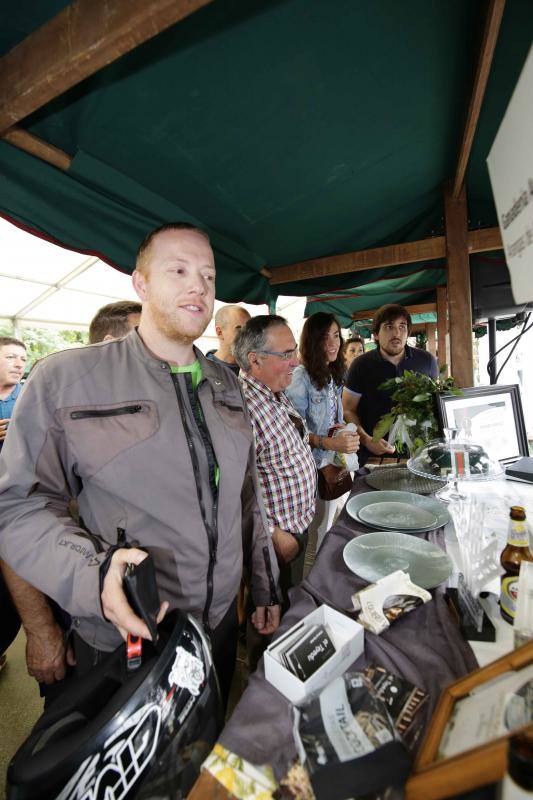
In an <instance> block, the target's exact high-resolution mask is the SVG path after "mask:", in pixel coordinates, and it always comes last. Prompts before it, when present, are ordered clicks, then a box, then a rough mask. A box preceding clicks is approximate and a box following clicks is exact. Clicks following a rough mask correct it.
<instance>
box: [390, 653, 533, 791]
mask: <svg viewBox="0 0 533 800" xmlns="http://www.w3.org/2000/svg"><path fill="white" fill-rule="evenodd" d="M522 731H525V732H527V733H528V735H533V641H531V642H528V643H527V644H525V645H523V646H522V647H520V648H519V649H518V650H514V651H512V652H511V653H508V654H507V655H505V656H503V658H500V659H498V660H497V661H493V662H492V664H488V665H487V666H486V667H483V668H482V669H478V670H475V671H474V672H471V673H470V674H469V675H466V676H465V677H464V678H461V680H459V681H456V682H455V683H452V684H451V685H450V686H448V688H447V689H445V690H444V692H443V693H442V695H441V698H440V700H439V703H438V705H437V708H436V710H435V713H434V714H433V717H432V719H431V723H430V725H429V727H428V730H427V733H426V737H425V739H424V741H423V743H422V746H421V748H420V751H419V753H418V757H417V759H416V762H415V766H414V769H413V772H412V774H411V777H410V778H409V779H408V781H407V784H406V787H405V799H406V800H441V798H444V797H452V796H453V797H454V796H455V795H456V794H460V793H462V792H469V791H471V790H473V789H477V788H478V787H480V786H486V785H487V784H491V783H494V782H496V781H499V780H500V779H501V778H502V777H503V775H504V773H505V771H506V768H507V739H508V738H509V736H511V735H513V734H515V733H519V732H522Z"/></svg>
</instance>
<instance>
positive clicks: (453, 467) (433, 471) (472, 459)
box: [407, 428, 503, 502]
mask: <svg viewBox="0 0 533 800" xmlns="http://www.w3.org/2000/svg"><path fill="white" fill-rule="evenodd" d="M407 469H408V470H410V472H412V473H413V474H415V475H418V476H419V477H421V478H429V479H430V480H435V481H442V480H446V481H447V486H446V488H444V489H441V490H440V491H439V492H437V493H436V497H438V498H439V500H444V501H445V502H448V501H450V500H460V499H463V498H464V495H462V494H461V493H460V492H459V489H458V482H459V481H488V480H493V479H494V478H497V477H499V476H500V475H501V474H502V473H503V469H502V467H501V466H500V463H499V462H498V461H497V460H496V459H494V458H492V456H490V455H489V453H487V451H486V450H485V448H484V447H483V446H482V445H480V444H476V443H475V442H473V441H472V440H470V439H460V438H457V430H456V429H455V428H446V429H445V430H444V438H443V439H432V440H431V441H430V442H428V443H427V444H425V445H424V446H423V447H421V448H420V449H419V450H417V451H416V453H415V454H414V455H413V456H412V458H410V459H409V461H408V462H407Z"/></svg>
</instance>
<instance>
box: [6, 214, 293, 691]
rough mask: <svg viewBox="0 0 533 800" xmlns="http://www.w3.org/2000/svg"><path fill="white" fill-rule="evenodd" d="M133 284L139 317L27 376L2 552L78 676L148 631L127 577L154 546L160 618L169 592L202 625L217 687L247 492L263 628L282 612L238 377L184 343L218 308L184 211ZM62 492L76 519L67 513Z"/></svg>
mask: <svg viewBox="0 0 533 800" xmlns="http://www.w3.org/2000/svg"><path fill="white" fill-rule="evenodd" d="M133 284H134V287H135V289H136V291H137V294H138V295H139V298H140V299H141V301H142V314H141V322H140V325H139V327H138V329H136V330H132V331H131V332H130V333H129V334H128V335H127V336H125V337H123V338H120V339H116V340H113V341H109V342H106V343H104V344H100V345H98V346H90V347H83V348H79V349H76V350H66V351H63V352H62V353H55V354H53V355H51V356H48V357H47V358H46V359H43V361H42V362H41V363H39V365H38V366H37V368H36V369H35V370H34V371H33V372H32V375H31V376H30V379H29V380H28V383H27V385H26V387H25V389H24V392H23V395H22V397H21V402H20V403H19V404H18V407H17V408H16V409H15V423H17V424H15V425H14V428H13V430H12V431H10V436H9V437H8V440H7V445H6V448H5V451H4V453H3V457H2V459H0V528H1V533H2V535H1V536H0V556H1V557H2V558H3V559H4V560H5V561H6V562H7V563H8V564H9V566H10V568H11V569H12V570H13V571H14V572H16V574H17V575H21V576H22V577H23V578H24V580H27V581H29V582H30V583H31V584H32V585H35V586H37V587H38V588H39V590H40V591H41V592H44V593H45V594H46V595H48V596H50V597H52V598H54V600H55V601H56V602H57V603H58V604H59V605H60V607H61V608H63V609H65V610H66V611H67V612H68V613H69V614H71V616H72V623H73V628H72V631H71V633H72V640H73V642H74V651H75V658H76V667H75V670H76V675H77V676H79V677H83V676H84V675H86V674H88V673H89V672H90V670H91V669H92V668H93V667H94V665H95V664H97V663H99V662H101V661H102V659H103V658H104V655H105V653H106V652H110V651H112V650H115V649H116V647H117V646H118V645H119V644H120V643H121V641H122V639H124V638H126V635H127V633H128V632H129V633H131V634H132V635H134V636H141V637H143V638H146V639H149V638H150V634H149V631H148V628H147V627H146V625H145V623H144V622H143V621H142V620H141V619H140V618H139V617H138V616H137V615H136V614H135V613H134V612H133V610H132V609H131V607H130V606H129V604H128V602H127V600H126V596H125V594H124V590H123V588H122V579H123V575H124V571H125V569H126V565H127V564H129V563H132V564H140V563H141V561H142V560H144V558H146V556H147V551H149V554H150V555H151V557H152V559H153V561H154V565H155V570H156V576H157V583H158V587H159V591H160V594H161V597H162V601H163V602H162V605H161V608H160V613H159V617H158V619H159V620H160V619H161V618H162V616H163V615H164V613H165V610H166V608H168V606H169V604H170V607H171V608H177V609H180V610H182V611H183V612H185V613H191V614H193V615H194V616H195V617H196V618H197V619H198V620H199V621H200V622H201V623H202V624H203V625H204V628H205V630H206V632H207V634H208V635H209V636H210V638H211V642H212V647H213V660H214V662H215V665H216V667H217V673H218V677H219V681H220V684H221V688H222V693H223V697H224V699H225V700H226V701H227V696H228V692H229V686H230V683H231V678H232V675H233V670H234V666H235V652H236V644H237V613H236V596H237V590H238V587H239V582H240V578H241V573H242V562H243V539H242V527H243V508H246V509H247V511H248V514H249V518H250V519H249V528H250V529H251V536H250V540H251V544H250V548H249V565H248V566H249V569H250V572H251V575H252V594H253V600H254V604H255V611H254V612H253V614H252V622H253V624H254V625H255V627H256V628H257V630H258V631H259V632H260V633H261V634H264V635H269V634H270V633H272V632H273V631H274V630H275V629H276V628H277V626H278V623H279V604H278V595H277V591H276V584H277V578H278V569H277V564H276V559H275V555H274V550H273V547H272V541H271V537H270V534H269V532H268V526H267V521H266V517H265V514H264V510H263V506H262V497H261V491H260V488H259V485H258V479H257V471H256V467H255V448H254V441H253V431H252V426H251V423H250V420H249V416H248V411H247V409H246V404H245V402H244V399H243V397H242V394H241V391H240V387H239V384H238V381H237V379H236V378H235V376H234V375H232V374H231V372H230V371H229V370H227V369H225V368H223V367H220V366H219V365H217V364H216V363H213V362H211V361H208V360H207V359H205V358H204V356H203V355H202V354H201V353H200V352H199V351H198V350H197V349H195V348H194V346H193V342H194V341H195V340H196V339H197V338H198V337H199V336H201V335H202V333H203V332H204V330H205V328H206V326H207V324H208V322H209V320H210V319H211V316H212V313H213V304H214V299H215V262H214V254H213V251H212V248H211V246H210V243H209V237H208V236H207V234H206V233H205V232H204V231H201V230H200V229H198V228H195V227H193V226H191V225H189V224H187V223H182V222H178V223H171V224H166V225H163V226H161V227H160V228H157V229H156V230H155V231H152V232H151V233H150V234H148V235H147V236H146V238H145V239H144V240H143V242H142V243H141V245H140V247H139V250H138V255H137V262H136V269H135V272H134V274H133ZM19 420H20V423H22V421H23V422H24V424H19ZM72 497H74V498H76V499H77V500H78V503H79V511H80V520H81V519H83V524H81V522H80V523H77V522H76V521H75V520H73V519H72V518H70V517H69V515H68V511H67V509H68V504H69V501H70V499H71V498H72ZM193 498H194V501H193ZM246 521H248V520H246ZM22 543H23V544H22ZM128 545H134V546H128ZM141 548H146V549H141Z"/></svg>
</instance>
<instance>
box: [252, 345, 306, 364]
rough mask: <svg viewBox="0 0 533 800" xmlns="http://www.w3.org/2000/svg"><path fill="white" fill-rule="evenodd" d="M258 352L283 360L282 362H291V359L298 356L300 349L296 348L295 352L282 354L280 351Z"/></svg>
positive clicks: (285, 351)
mask: <svg viewBox="0 0 533 800" xmlns="http://www.w3.org/2000/svg"><path fill="white" fill-rule="evenodd" d="M257 352H258V353H261V354H263V355H265V356H277V357H278V358H281V360H282V361H290V359H291V358H294V356H295V355H297V353H298V347H295V348H294V349H293V350H283V352H281V353H280V352H279V350H257Z"/></svg>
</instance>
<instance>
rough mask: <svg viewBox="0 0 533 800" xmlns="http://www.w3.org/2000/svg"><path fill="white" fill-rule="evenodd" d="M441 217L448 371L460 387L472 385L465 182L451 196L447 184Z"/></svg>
mask: <svg viewBox="0 0 533 800" xmlns="http://www.w3.org/2000/svg"><path fill="white" fill-rule="evenodd" d="M444 217H445V222H446V262H447V268H448V309H449V314H450V356H451V373H452V375H453V377H454V378H455V382H456V384H457V386H459V387H461V388H463V387H467V386H473V384H474V348H473V343H472V303H471V298H470V259H469V255H468V215H467V206H466V188H465V185H464V184H463V186H462V188H461V191H460V192H459V196H458V197H454V196H453V194H452V189H451V186H450V185H449V184H447V185H446V187H445V190H444Z"/></svg>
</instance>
